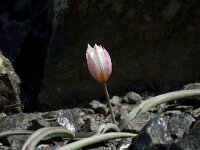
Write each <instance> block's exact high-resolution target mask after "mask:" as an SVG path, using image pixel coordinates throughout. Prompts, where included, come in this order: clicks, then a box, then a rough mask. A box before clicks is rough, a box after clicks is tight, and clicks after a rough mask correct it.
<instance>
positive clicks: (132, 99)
mask: <svg viewBox="0 0 200 150" xmlns="http://www.w3.org/2000/svg"><path fill="white" fill-rule="evenodd" d="M141 100H142V97H141V96H140V95H139V94H137V93H135V92H128V93H127V94H126V95H125V96H124V97H123V101H125V102H126V103H129V104H135V103H137V102H140V101H141Z"/></svg>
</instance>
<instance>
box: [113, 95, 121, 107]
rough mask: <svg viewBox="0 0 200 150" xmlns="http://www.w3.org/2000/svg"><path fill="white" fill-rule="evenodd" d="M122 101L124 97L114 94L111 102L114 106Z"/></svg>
mask: <svg viewBox="0 0 200 150" xmlns="http://www.w3.org/2000/svg"><path fill="white" fill-rule="evenodd" d="M121 101H122V99H121V98H120V97H119V96H113V97H112V98H111V99H110V102H111V104H113V105H114V106H117V105H120V104H121Z"/></svg>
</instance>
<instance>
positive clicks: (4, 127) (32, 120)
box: [0, 113, 49, 149]
mask: <svg viewBox="0 0 200 150" xmlns="http://www.w3.org/2000/svg"><path fill="white" fill-rule="evenodd" d="M0 122H1V124H0V133H2V132H5V131H13V132H14V131H16V130H20V131H25V130H37V129H39V128H41V127H45V126H46V127H48V126H49V123H48V122H46V121H45V120H44V119H43V118H41V117H39V116H38V115H37V114H24V113H18V114H15V115H11V116H5V117H2V118H0ZM28 137H29V135H12V136H8V137H2V138H1V139H2V141H4V142H2V144H3V145H7V144H8V145H9V146H10V148H11V149H19V148H21V147H22V145H23V144H24V142H25V141H26V140H27V138H28Z"/></svg>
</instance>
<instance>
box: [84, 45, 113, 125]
mask: <svg viewBox="0 0 200 150" xmlns="http://www.w3.org/2000/svg"><path fill="white" fill-rule="evenodd" d="M86 59H87V65H88V69H89V71H90V74H91V75H92V77H93V78H94V79H95V80H97V81H98V82H99V83H101V84H102V85H103V89H104V92H105V95H106V99H107V101H108V106H109V110H110V113H111V116H112V121H113V123H114V124H116V121H115V116H114V113H113V110H112V105H111V102H110V97H109V94H108V90H107V85H106V82H107V80H108V79H109V77H110V75H111V73H112V62H111V58H110V55H109V53H108V52H107V51H106V49H105V48H103V47H102V46H101V45H100V46H98V45H97V44H95V45H94V48H92V47H91V46H90V45H89V44H88V47H87V50H86Z"/></svg>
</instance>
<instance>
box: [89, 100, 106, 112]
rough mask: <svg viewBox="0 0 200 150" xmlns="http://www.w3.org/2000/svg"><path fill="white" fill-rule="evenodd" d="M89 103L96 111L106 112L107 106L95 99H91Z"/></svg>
mask: <svg viewBox="0 0 200 150" xmlns="http://www.w3.org/2000/svg"><path fill="white" fill-rule="evenodd" d="M90 105H91V106H92V108H93V109H94V111H95V112H96V113H100V114H103V115H106V114H107V113H108V108H107V106H106V105H105V104H103V103H101V102H99V101H97V100H93V101H92V102H90Z"/></svg>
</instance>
